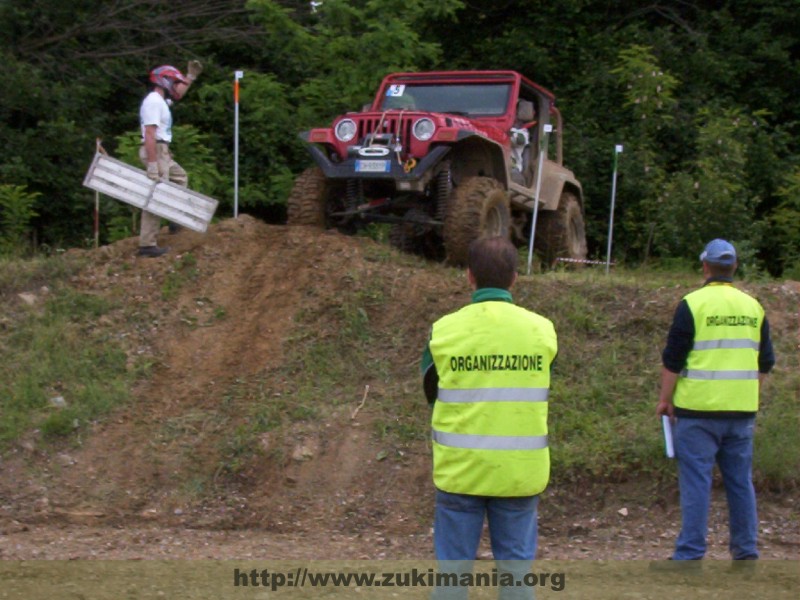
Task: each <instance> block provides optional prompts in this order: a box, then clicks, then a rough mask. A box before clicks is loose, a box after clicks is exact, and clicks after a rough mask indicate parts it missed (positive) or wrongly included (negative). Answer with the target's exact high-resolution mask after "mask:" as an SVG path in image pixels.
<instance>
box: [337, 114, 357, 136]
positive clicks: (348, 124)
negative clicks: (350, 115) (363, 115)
mask: <svg viewBox="0 0 800 600" xmlns="http://www.w3.org/2000/svg"><path fill="white" fill-rule="evenodd" d="M357 130H358V127H356V124H355V123H354V122H353V121H352V120H351V119H342V120H341V121H339V122H338V123H337V124H336V139H337V140H339V141H340V142H349V141H350V140H352V139H353V138H354V137H356V131H357Z"/></svg>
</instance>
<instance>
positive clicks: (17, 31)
mask: <svg viewBox="0 0 800 600" xmlns="http://www.w3.org/2000/svg"><path fill="white" fill-rule="evenodd" d="M797 31H800V11H797V3H796V0H750V1H747V2H745V1H744V0H727V1H721V0H720V1H715V2H699V1H693V2H686V1H683V0H682V1H677V0H667V1H665V2H660V3H656V4H646V3H641V2H634V1H631V0H622V1H619V2H607V1H605V2H601V1H599V0H565V1H564V2H543V1H541V0H515V1H510V0H500V1H499V2H494V3H484V2H474V1H471V0H404V1H403V2H400V1H398V0H353V1H349V2H348V1H344V0H322V1H318V2H308V1H301V0H249V1H245V0H185V1H184V2H180V3H171V2H166V1H163V0H127V1H123V0H113V1H105V2H100V1H98V0H76V1H75V2H71V3H56V2H52V0H26V1H25V2H23V1H21V0H6V1H5V2H3V3H2V4H0V36H1V37H2V39H3V41H4V43H3V46H2V48H0V60H2V61H3V63H4V77H2V78H0V115H2V119H0V141H2V144H3V148H4V150H5V152H4V154H3V157H2V159H0V184H2V185H4V186H7V187H4V188H3V189H4V190H6V191H5V192H4V198H5V199H6V200H5V201H4V202H3V204H2V206H0V212H3V213H5V211H8V210H16V212H14V213H13V214H12V215H11V216H8V215H6V216H3V217H2V219H0V232H2V233H3V235H4V236H13V237H14V240H15V243H19V242H18V240H19V238H20V234H21V231H20V227H21V225H25V223H20V215H23V216H24V215H27V216H28V217H29V221H28V222H27V230H26V231H25V233H26V235H27V238H28V239H30V240H31V241H32V242H33V243H34V244H43V243H44V244H48V245H49V246H51V247H52V246H55V245H80V244H85V243H88V242H87V240H90V239H91V237H92V223H93V220H92V210H93V203H94V195H93V193H92V192H91V191H89V190H87V189H86V188H84V187H82V180H83V175H84V174H85V172H86V170H87V168H88V166H89V164H90V161H91V157H92V155H93V153H94V151H95V139H96V138H102V140H103V144H104V146H105V147H106V149H107V150H109V151H110V152H111V153H114V154H118V153H121V154H125V153H126V152H127V153H128V154H129V155H130V152H129V151H130V147H128V148H127V150H126V145H125V140H126V139H127V140H128V144H130V140H131V137H130V136H131V135H132V134H135V132H136V130H137V111H138V105H139V102H140V100H141V97H142V96H143V94H144V83H143V78H144V76H145V75H146V73H147V72H148V70H149V69H151V68H152V67H154V66H156V65H158V64H164V63H168V64H174V65H175V66H178V67H179V68H184V66H185V63H186V61H187V60H188V59H190V58H199V59H200V60H202V61H203V62H204V64H205V65H206V70H205V72H204V74H203V75H202V77H201V78H200V79H199V80H198V82H197V84H196V85H195V87H194V88H193V89H192V90H191V91H190V94H189V95H188V96H187V98H186V99H184V101H183V102H181V103H179V104H178V105H176V106H175V110H174V116H175V119H176V123H177V124H179V125H181V126H184V127H185V129H183V130H180V131H179V133H180V135H179V136H177V138H178V139H180V137H181V136H185V137H184V139H183V140H182V141H179V142H178V143H179V144H181V145H180V146H178V145H176V147H175V151H176V154H177V155H178V156H177V158H178V160H179V161H180V162H181V163H185V164H184V166H186V167H187V170H189V172H190V178H191V179H190V185H191V186H192V187H196V186H199V187H198V188H197V189H201V190H202V191H204V192H206V193H209V194H212V195H214V196H215V197H217V198H219V199H220V200H221V201H222V205H221V207H220V209H219V212H218V214H219V215H220V216H225V215H229V214H231V212H232V208H231V207H232V202H233V187H234V186H233V143H234V140H233V137H234V136H233V127H234V126H233V111H234V107H233V95H232V79H233V72H234V70H243V71H244V73H245V75H244V78H243V79H242V81H241V89H242V91H241V103H240V118H241V121H240V155H241V164H240V171H239V172H240V202H241V204H242V206H243V207H245V210H247V211H248V212H250V213H253V214H256V215H259V216H261V217H263V218H267V219H270V220H272V221H280V220H281V219H282V218H283V216H284V209H283V205H284V202H285V199H286V196H287V194H288V191H289V189H290V187H291V183H292V179H293V175H294V174H296V173H298V172H299V171H300V170H301V169H302V168H303V167H304V166H306V165H307V164H308V163H309V160H310V159H309V157H308V155H307V153H306V152H305V151H304V149H303V147H302V144H301V143H300V142H299V140H298V138H297V133H298V132H299V131H301V130H302V129H304V128H307V127H309V126H312V125H322V124H325V123H327V122H328V121H329V119H330V118H331V117H332V116H334V115H335V114H337V113H339V112H341V111H345V110H354V109H357V108H359V107H360V106H362V105H363V104H365V103H366V102H368V101H369V99H370V98H371V95H372V93H373V91H374V89H375V87H376V86H377V84H378V83H379V81H380V79H381V78H382V77H383V76H384V75H385V74H387V73H389V72H391V71H395V70H427V69H501V68H502V69H514V70H518V71H520V72H522V73H523V74H525V75H526V76H528V77H530V78H531V79H533V80H534V81H537V82H538V83H540V84H542V85H544V86H545V87H548V88H550V89H552V90H553V91H554V92H555V94H556V96H557V98H558V104H559V106H560V108H561V111H562V113H563V114H564V117H565V131H564V136H565V155H566V156H565V158H566V161H567V163H568V165H569V166H570V167H571V168H572V169H573V170H574V171H575V172H576V175H577V176H578V177H579V179H580V180H581V181H582V183H583V186H584V191H585V193H586V197H587V218H588V231H589V236H590V254H594V255H596V256H602V255H603V254H604V251H605V247H606V241H607V240H606V236H607V228H608V216H609V215H608V213H609V204H610V189H611V171H612V155H613V149H614V146H615V145H616V144H623V145H624V151H623V154H622V155H621V156H620V161H619V169H620V179H619V184H618V189H617V214H616V218H615V222H616V225H615V240H614V248H615V255H616V258H617V259H618V260H624V261H626V262H629V263H632V264H636V263H639V262H642V261H645V260H649V259H652V258H656V257H658V258H693V257H694V255H696V253H697V251H698V248H699V247H700V246H701V245H702V242H703V241H704V240H706V239H708V238H710V237H714V236H724V237H727V238H729V239H731V240H732V241H734V242H735V243H737V245H739V246H740V247H741V249H742V250H743V253H744V256H745V258H746V262H747V263H748V266H750V267H752V268H759V269H767V270H769V271H770V272H771V273H772V274H781V273H783V274H785V275H789V276H794V277H800V240H799V237H800V232H799V231H798V222H800V185H799V184H798V182H799V181H800V151H798V145H797V141H796V140H797V138H798V128H799V127H798V118H799V117H800V96H798V94H797V93H796V92H797V89H798V85H799V84H800V68H798V54H800V44H799V43H798V36H797ZM187 132H188V134H187ZM134 142H135V139H134ZM15 199H16V200H15ZM31 199H33V202H30V200H31ZM14 202H18V203H19V202H22V203H23V204H24V206H22V207H19V206H18V207H17V208H16V209H15V208H13V207H12V209H8V208H7V206H8V205H9V203H11V204H13V203H14ZM8 223H11V225H10V226H9V225H8ZM121 224H123V225H121ZM129 224H130V211H129V210H128V208H127V207H125V206H123V205H119V203H116V202H114V201H111V200H107V201H104V203H103V206H102V208H101V225H102V232H101V238H102V239H103V240H109V239H113V238H114V236H117V235H122V234H124V233H125V232H126V231H128V230H129V229H130V227H128V225H129ZM8 245H9V244H8V243H6V244H4V245H3V247H7V246H8Z"/></svg>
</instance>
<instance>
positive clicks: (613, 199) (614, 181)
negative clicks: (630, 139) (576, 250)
mask: <svg viewBox="0 0 800 600" xmlns="http://www.w3.org/2000/svg"><path fill="white" fill-rule="evenodd" d="M620 154H622V145H621V144H617V145H616V146H615V147H614V174H613V175H612V177H611V215H610V216H609V218H608V250H607V251H606V275H608V268H609V267H610V266H611V238H612V237H613V235H614V204H615V202H616V197H617V158H618V157H619V155H620Z"/></svg>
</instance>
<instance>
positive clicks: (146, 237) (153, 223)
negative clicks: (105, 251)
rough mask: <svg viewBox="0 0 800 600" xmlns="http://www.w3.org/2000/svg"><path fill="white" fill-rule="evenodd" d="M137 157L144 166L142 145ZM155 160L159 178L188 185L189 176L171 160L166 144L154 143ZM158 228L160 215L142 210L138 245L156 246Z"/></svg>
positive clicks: (145, 158)
mask: <svg viewBox="0 0 800 600" xmlns="http://www.w3.org/2000/svg"><path fill="white" fill-rule="evenodd" d="M139 159H140V160H141V161H142V164H143V165H144V166H145V168H146V167H147V153H146V152H145V149H144V146H141V147H140V148H139ZM156 162H158V174H159V175H160V176H161V179H164V180H168V181H171V182H172V183H177V184H178V185H180V186H183V187H186V186H188V185H189V176H188V175H187V174H186V171H184V170H183V167H181V166H180V165H179V164H178V163H176V162H175V161H174V160H172V155H171V154H170V153H169V145H168V144H156ZM160 228H161V217H159V216H158V215H154V214H153V213H149V212H147V211H146V210H143V211H142V222H141V226H140V227H139V247H140V248H143V247H145V246H157V245H158V230H159V229H160Z"/></svg>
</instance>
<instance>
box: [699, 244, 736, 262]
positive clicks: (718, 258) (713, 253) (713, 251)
mask: <svg viewBox="0 0 800 600" xmlns="http://www.w3.org/2000/svg"><path fill="white" fill-rule="evenodd" d="M700 260H701V261H702V262H707V263H709V264H712V265H733V264H735V263H736V248H734V247H733V244H731V243H730V242H726V241H725V240H721V239H716V240H711V241H710V242H708V244H706V248H705V250H703V253H702V254H701V255H700Z"/></svg>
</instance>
